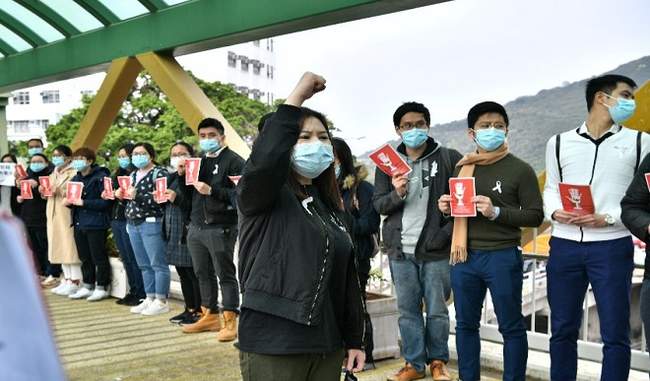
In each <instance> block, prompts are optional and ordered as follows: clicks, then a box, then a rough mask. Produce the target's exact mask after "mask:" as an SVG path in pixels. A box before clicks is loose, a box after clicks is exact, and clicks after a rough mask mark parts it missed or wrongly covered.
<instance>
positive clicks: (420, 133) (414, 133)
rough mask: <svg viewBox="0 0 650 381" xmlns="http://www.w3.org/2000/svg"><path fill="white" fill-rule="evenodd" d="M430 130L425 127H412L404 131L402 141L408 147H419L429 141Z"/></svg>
mask: <svg viewBox="0 0 650 381" xmlns="http://www.w3.org/2000/svg"><path fill="white" fill-rule="evenodd" d="M427 132H428V130H425V129H423V128H412V129H410V130H408V131H404V132H402V141H403V142H404V145H405V146H407V147H408V148H419V147H421V146H422V144H424V143H425V142H426V141H427V138H428V137H429V135H428V134H427Z"/></svg>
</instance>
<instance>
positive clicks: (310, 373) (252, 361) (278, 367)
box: [239, 349, 345, 381]
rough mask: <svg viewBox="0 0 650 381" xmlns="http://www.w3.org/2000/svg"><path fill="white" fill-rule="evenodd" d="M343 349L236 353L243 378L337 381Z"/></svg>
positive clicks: (267, 380)
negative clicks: (282, 353)
mask: <svg viewBox="0 0 650 381" xmlns="http://www.w3.org/2000/svg"><path fill="white" fill-rule="evenodd" d="M344 357H345V351H344V350H343V349H340V350H338V351H335V352H332V353H325V354H304V355H261V354H257V353H249V352H241V351H240V352H239V366H240V368H241V374H242V380H244V381H338V380H340V379H341V367H342V365H343V358H344Z"/></svg>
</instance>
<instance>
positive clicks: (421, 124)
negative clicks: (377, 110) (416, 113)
mask: <svg viewBox="0 0 650 381" xmlns="http://www.w3.org/2000/svg"><path fill="white" fill-rule="evenodd" d="M426 127H428V126H427V122H426V121H424V120H419V121H417V122H415V123H404V124H402V125H401V126H399V129H400V130H402V131H408V130H412V129H414V128H426Z"/></svg>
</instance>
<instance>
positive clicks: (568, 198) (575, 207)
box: [559, 183, 596, 216]
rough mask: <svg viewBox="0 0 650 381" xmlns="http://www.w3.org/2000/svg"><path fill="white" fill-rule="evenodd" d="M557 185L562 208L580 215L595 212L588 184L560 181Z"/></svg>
mask: <svg viewBox="0 0 650 381" xmlns="http://www.w3.org/2000/svg"><path fill="white" fill-rule="evenodd" d="M559 186H560V198H561V199H562V209H564V210H565V211H567V212H571V213H576V214H578V215H580V216H584V215H587V214H593V213H595V212H596V207H595V206H594V199H593V197H592V196H591V187H590V186H589V185H577V184H566V183H560V184H559Z"/></svg>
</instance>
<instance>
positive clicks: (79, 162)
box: [72, 159, 88, 172]
mask: <svg viewBox="0 0 650 381" xmlns="http://www.w3.org/2000/svg"><path fill="white" fill-rule="evenodd" d="M87 167H88V162H87V161H86V160H83V159H75V160H72V168H74V169H76V170H77V172H81V171H83V170H84V169H86V168H87Z"/></svg>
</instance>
